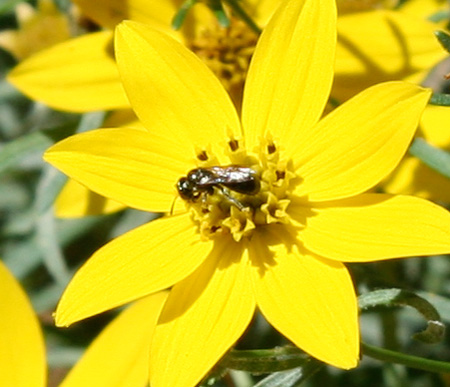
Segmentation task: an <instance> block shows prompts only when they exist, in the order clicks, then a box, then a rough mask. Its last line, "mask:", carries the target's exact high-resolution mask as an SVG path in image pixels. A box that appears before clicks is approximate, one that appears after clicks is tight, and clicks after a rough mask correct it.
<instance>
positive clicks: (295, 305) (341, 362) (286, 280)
mask: <svg viewBox="0 0 450 387" xmlns="http://www.w3.org/2000/svg"><path fill="white" fill-rule="evenodd" d="M282 234H283V236H284V233H282ZM268 239H269V240H270V237H268V236H267V235H263V234H257V235H255V238H253V239H252V247H253V250H252V253H251V255H250V257H251V258H254V259H253V260H252V262H260V265H256V267H255V270H254V276H253V278H254V282H255V288H256V298H257V303H258V306H259V308H260V309H261V312H262V313H263V314H264V316H265V317H266V318H267V320H268V321H269V322H270V323H271V324H272V325H273V326H274V327H275V328H277V329H278V330H279V331H280V332H281V333H282V334H284V335H285V336H286V337H287V338H289V339H290V340H291V341H292V342H293V343H294V344H295V345H296V346H298V347H299V348H301V349H303V350H304V351H305V352H307V353H309V354H310V355H311V356H313V357H315V358H317V359H319V360H322V361H324V362H326V363H328V364H331V365H334V366H336V367H339V368H345V369H348V368H353V367H356V365H357V363H358V352H359V329H358V310H357V304H356V296H355V291H354V289H353V284H352V281H351V278H350V275H349V274H348V272H347V269H346V268H345V267H344V265H342V264H341V263H339V262H335V261H329V260H326V259H322V258H320V257H318V256H315V255H311V254H308V253H305V252H304V251H299V250H298V249H297V247H295V246H292V248H291V247H289V248H288V247H287V246H286V245H285V244H284V242H283V240H282V239H281V240H279V242H278V244H274V245H272V246H270V247H269V249H268V248H267V247H266V246H267V242H268ZM264 264H265V267H264V266H263V265H264Z"/></svg>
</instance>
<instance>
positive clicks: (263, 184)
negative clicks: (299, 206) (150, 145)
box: [185, 138, 299, 242]
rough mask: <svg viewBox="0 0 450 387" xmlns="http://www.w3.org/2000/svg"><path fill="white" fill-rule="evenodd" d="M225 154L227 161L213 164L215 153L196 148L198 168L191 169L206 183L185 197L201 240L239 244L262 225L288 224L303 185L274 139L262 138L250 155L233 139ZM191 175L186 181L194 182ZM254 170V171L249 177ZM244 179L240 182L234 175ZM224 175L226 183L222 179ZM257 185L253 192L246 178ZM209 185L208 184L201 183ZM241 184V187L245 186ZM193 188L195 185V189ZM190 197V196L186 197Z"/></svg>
mask: <svg viewBox="0 0 450 387" xmlns="http://www.w3.org/2000/svg"><path fill="white" fill-rule="evenodd" d="M224 147H225V151H224V154H225V155H226V156H227V157H228V159H229V162H227V163H226V164H225V165H218V164H217V163H215V161H216V160H217V157H215V156H214V155H213V154H212V152H211V150H209V149H208V150H198V151H197V155H198V156H200V157H197V166H196V167H194V168H193V169H192V171H194V175H195V173H200V175H201V176H202V177H204V178H205V179H206V180H205V181H203V180H202V181H201V183H199V181H198V180H195V184H200V185H199V186H195V187H196V188H198V187H200V188H201V189H199V190H198V191H195V190H194V194H193V195H192V196H190V197H186V198H185V201H186V205H187V207H188V209H189V211H190V213H191V217H192V221H193V222H194V224H195V225H196V227H197V229H198V232H199V233H200V235H201V236H202V238H203V239H211V238H215V237H217V236H219V235H227V234H228V235H231V236H232V237H233V239H234V240H235V241H237V242H238V241H240V240H242V239H243V238H249V237H251V235H252V233H253V232H254V230H255V229H257V228H258V227H263V226H268V225H271V224H290V223H291V219H290V216H289V212H288V207H289V204H290V196H291V193H292V191H293V189H294V187H295V185H296V184H297V183H298V182H299V179H298V178H297V176H296V174H295V172H294V169H293V163H292V162H291V161H290V160H287V159H284V158H283V157H282V155H281V152H280V151H279V149H278V147H277V146H276V144H275V143H274V142H273V140H272V139H267V138H266V139H264V140H263V141H262V142H261V145H260V147H259V149H257V152H248V151H247V150H246V149H245V148H244V147H243V145H242V141H241V140H239V139H235V138H230V139H229V140H228V141H227V143H226V144H224ZM192 171H186V173H187V175H186V178H187V180H189V179H192V180H189V181H191V182H194V175H192V174H190V173H191V172H192ZM248 171H251V173H248ZM235 172H236V173H237V174H238V176H239V177H240V176H242V181H239V183H238V186H236V185H233V184H235V183H236V181H235V180H234V179H235V175H233V173H235ZM223 176H225V179H224V180H216V179H221V178H223ZM247 178H248V179H249V181H250V180H251V181H252V182H253V179H255V180H257V182H258V189H257V190H256V191H255V192H253V191H251V190H252V185H251V184H250V185H249V187H250V188H248V187H247V186H246V185H245V184H246V183H247V180H246V179H247ZM227 179H228V180H227ZM205 182H207V183H208V184H206V185H205V186H203V185H201V184H204V183H205ZM241 183H242V184H241ZM195 184H194V185H195ZM185 194H186V193H185Z"/></svg>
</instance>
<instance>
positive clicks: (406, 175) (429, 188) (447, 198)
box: [383, 105, 450, 203]
mask: <svg viewBox="0 0 450 387" xmlns="http://www.w3.org/2000/svg"><path fill="white" fill-rule="evenodd" d="M449 121H450V108H449V107H448V106H431V105H430V106H428V107H427V108H426V109H425V111H424V113H423V115H422V118H421V120H420V127H419V131H418V133H417V135H418V136H420V137H423V138H424V139H425V140H426V141H427V142H429V143H430V144H431V145H434V146H436V147H439V148H441V149H445V150H447V151H450V142H449V137H450V131H449V128H448V126H447V124H446V123H447V122H449ZM383 188H384V189H385V190H386V192H389V193H394V194H399V193H402V194H408V195H410V194H414V195H416V196H420V197H423V198H425V199H430V200H434V201H442V202H445V203H450V180H449V179H448V178H446V177H445V176H443V175H441V174H439V173H438V172H436V171H434V170H432V169H431V168H429V167H428V166H426V165H425V164H424V163H422V162H421V161H420V160H419V159H417V158H416V157H413V156H408V155H407V156H405V158H404V159H403V160H402V162H401V163H400V164H399V165H398V167H397V168H396V169H395V170H394V172H392V174H391V175H389V177H388V178H387V179H386V180H385V181H384V182H383Z"/></svg>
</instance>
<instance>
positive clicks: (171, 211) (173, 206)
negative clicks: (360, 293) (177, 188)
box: [169, 195, 178, 216]
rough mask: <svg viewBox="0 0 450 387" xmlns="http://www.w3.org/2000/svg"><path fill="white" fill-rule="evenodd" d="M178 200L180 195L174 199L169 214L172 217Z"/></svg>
mask: <svg viewBox="0 0 450 387" xmlns="http://www.w3.org/2000/svg"><path fill="white" fill-rule="evenodd" d="M177 199H178V195H177V196H175V198H174V199H173V202H172V205H171V206H170V212H169V215H170V216H172V215H173V209H174V208H175V202H176V201H177Z"/></svg>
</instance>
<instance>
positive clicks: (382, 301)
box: [358, 289, 445, 343]
mask: <svg viewBox="0 0 450 387" xmlns="http://www.w3.org/2000/svg"><path fill="white" fill-rule="evenodd" d="M358 304H359V307H360V308H361V310H365V309H368V308H373V307H378V306H384V307H396V306H410V307H412V308H414V309H416V310H417V311H418V312H419V313H420V314H421V315H422V316H423V317H424V318H425V319H426V320H427V328H426V329H425V330H424V331H422V332H419V333H416V334H415V335H414V336H413V337H414V338H415V339H416V340H420V341H422V342H425V343H438V342H440V341H442V339H443V338H444V335H445V325H444V324H443V323H442V320H441V317H440V315H439V313H438V311H437V310H436V308H435V307H434V306H433V305H431V304H430V303H429V302H428V301H427V300H425V299H424V298H422V297H420V296H418V295H417V294H415V293H413V292H410V291H407V290H402V289H382V290H375V291H373V292H369V293H365V294H362V295H361V296H359V297H358Z"/></svg>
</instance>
